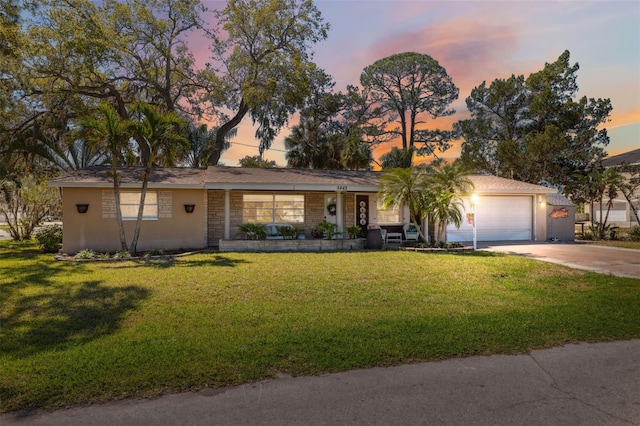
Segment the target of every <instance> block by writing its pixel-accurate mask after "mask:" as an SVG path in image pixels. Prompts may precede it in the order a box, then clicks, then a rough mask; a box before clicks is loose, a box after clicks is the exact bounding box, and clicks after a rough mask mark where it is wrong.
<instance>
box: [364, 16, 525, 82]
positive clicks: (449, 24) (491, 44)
mask: <svg viewBox="0 0 640 426" xmlns="http://www.w3.org/2000/svg"><path fill="white" fill-rule="evenodd" d="M518 40H519V36H518V29H517V28H515V26H514V25H513V24H511V23H490V22H484V21H483V22H478V21H475V20H473V19H470V18H466V17H462V18H453V19H449V20H446V21H442V22H438V23H435V24H433V25H429V26H426V27H423V28H421V29H418V30H416V31H412V32H407V33H404V34H400V35H398V36H395V37H393V38H389V39H387V40H383V41H381V42H380V43H379V44H378V45H377V46H375V48H373V49H370V51H369V57H370V60H371V62H370V63H373V62H375V61H376V60H378V59H380V58H384V57H386V56H389V55H392V54H395V53H401V52H407V51H415V52H418V53H424V54H427V55H429V56H431V57H432V58H434V59H436V60H437V61H438V62H439V63H440V65H442V66H444V67H445V68H446V70H447V74H449V75H450V76H451V78H452V79H453V81H454V83H455V84H456V85H457V86H458V87H459V88H460V89H461V94H462V93H468V92H470V90H471V89H472V88H473V87H475V86H477V85H479V84H480V83H481V82H482V81H483V80H493V79H494V78H497V77H499V76H508V75H510V74H511V73H514V72H516V71H517V70H511V69H510V68H512V67H513V61H512V59H511V58H512V56H513V55H514V53H515V52H516V50H517V48H518Z"/></svg>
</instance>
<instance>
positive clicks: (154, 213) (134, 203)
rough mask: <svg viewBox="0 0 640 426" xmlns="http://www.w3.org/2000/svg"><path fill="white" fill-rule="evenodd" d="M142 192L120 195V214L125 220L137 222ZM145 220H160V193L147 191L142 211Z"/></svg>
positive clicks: (122, 193)
mask: <svg viewBox="0 0 640 426" xmlns="http://www.w3.org/2000/svg"><path fill="white" fill-rule="evenodd" d="M141 195H142V194H141V193H140V192H121V193H120V212H121V213H122V219H123V220H136V219H137V218H138V207H139V206H140V196H141ZM142 219H143V220H154V219H158V193H157V192H154V191H147V194H146V195H145V197H144V208H143V210H142Z"/></svg>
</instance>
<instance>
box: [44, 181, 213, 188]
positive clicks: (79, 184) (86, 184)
mask: <svg viewBox="0 0 640 426" xmlns="http://www.w3.org/2000/svg"><path fill="white" fill-rule="evenodd" d="M48 186H51V187H55V188H96V189H105V188H109V189H111V188H113V183H106V182H100V183H96V182H93V183H91V182H49V183H48ZM120 188H125V189H142V183H121V184H120ZM147 188H148V189H204V185H202V184H199V185H190V184H179V183H174V184H155V183H149V184H148V185H147Z"/></svg>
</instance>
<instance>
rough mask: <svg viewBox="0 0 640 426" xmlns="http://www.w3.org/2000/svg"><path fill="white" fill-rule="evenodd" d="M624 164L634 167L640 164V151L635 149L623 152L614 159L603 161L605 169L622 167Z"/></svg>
mask: <svg viewBox="0 0 640 426" xmlns="http://www.w3.org/2000/svg"><path fill="white" fill-rule="evenodd" d="M623 164H626V165H629V166H630V165H633V164H640V149H634V150H632V151H627V152H623V153H622V154H619V155H614V156H613V157H609V158H605V159H604V160H602V165H603V166H604V167H612V166H621V165H623Z"/></svg>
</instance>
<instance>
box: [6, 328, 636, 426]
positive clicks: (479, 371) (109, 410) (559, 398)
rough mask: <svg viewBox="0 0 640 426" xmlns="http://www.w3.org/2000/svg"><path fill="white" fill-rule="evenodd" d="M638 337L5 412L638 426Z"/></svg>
mask: <svg viewBox="0 0 640 426" xmlns="http://www.w3.org/2000/svg"><path fill="white" fill-rule="evenodd" d="M639 353H640V340H630V341H621V342H611V343H595V344H587V343H581V344H577V345H573V344H572V345H567V346H563V347H558V348H553V349H546V350H537V351H533V352H531V353H530V354H522V355H493V356H478V357H469V358H462V359H453V360H448V361H441V362H429V363H421V364H413V365H403V366H399V367H390V368H373V369H368V370H355V371H349V372H344V373H336V374H327V375H323V376H319V377H296V378H292V377H286V376H285V377H281V378H278V379H273V380H265V381H261V382H259V383H254V384H250V385H244V386H238V387H233V388H226V389H208V390H202V391H199V392H188V393H181V394H174V395H165V396H162V397H160V398H157V399H151V400H145V399H140V400H138V399H129V400H123V401H117V402H110V403H106V404H96V405H91V406H88V407H79V408H72V409H67V410H60V411H55V412H49V413H42V412H34V413H11V414H6V415H3V416H0V424H2V426H13V425H47V426H57V425H61V426H62V425H64V426H73V425H83V426H88V425H274V426H275V425H278V426H281V425H563V426H566V425H607V426H617V425H626V426H629V425H640V357H639V356H638V354H639Z"/></svg>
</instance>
